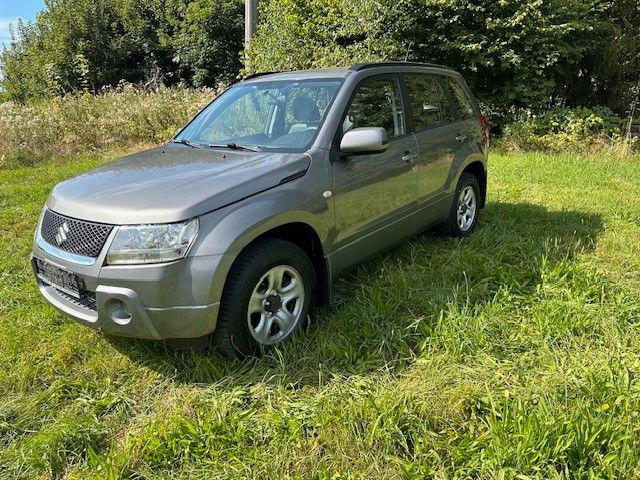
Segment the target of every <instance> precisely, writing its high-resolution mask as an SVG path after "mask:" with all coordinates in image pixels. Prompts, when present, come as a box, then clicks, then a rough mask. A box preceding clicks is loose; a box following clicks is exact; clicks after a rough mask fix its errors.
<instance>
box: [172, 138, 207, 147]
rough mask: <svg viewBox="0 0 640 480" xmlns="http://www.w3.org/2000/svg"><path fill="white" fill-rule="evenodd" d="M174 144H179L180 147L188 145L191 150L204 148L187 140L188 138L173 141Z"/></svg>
mask: <svg viewBox="0 0 640 480" xmlns="http://www.w3.org/2000/svg"><path fill="white" fill-rule="evenodd" d="M173 143H179V144H180V145H186V146H187V147H191V148H202V145H200V144H199V143H196V142H192V141H191V140H187V139H186V138H181V139H180V140H173Z"/></svg>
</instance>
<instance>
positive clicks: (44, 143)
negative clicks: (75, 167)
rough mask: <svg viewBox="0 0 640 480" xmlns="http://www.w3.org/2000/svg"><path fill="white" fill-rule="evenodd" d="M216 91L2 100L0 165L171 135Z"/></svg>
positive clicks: (177, 90)
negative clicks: (27, 100) (17, 101)
mask: <svg viewBox="0 0 640 480" xmlns="http://www.w3.org/2000/svg"><path fill="white" fill-rule="evenodd" d="M215 93H216V91H215V90H192V89H186V88H175V89H166V88H165V89H160V90H157V91H144V90H138V89H136V88H134V87H131V86H126V87H123V88H120V89H117V90H109V91H106V92H104V93H103V94H101V95H97V96H93V95H89V94H78V95H68V96H65V97H56V98H52V99H49V100H46V101H41V102H36V103H32V104H27V105H21V104H16V103H11V102H7V103H1V104H0V167H1V166H7V165H16V164H20V165H34V164H36V163H38V162H41V161H43V160H46V159H47V158H50V157H52V156H54V155H55V156H66V155H70V154H76V153H82V152H87V151H95V150H99V149H105V148H113V147H117V148H123V147H124V148H126V147H128V146H131V145H135V144H139V143H144V142H153V143H156V142H160V141H163V140H166V139H168V138H170V137H171V136H172V135H173V134H174V133H175V131H176V130H177V129H178V128H179V127H181V126H182V125H184V123H185V122H186V121H187V120H188V119H189V118H190V117H192V116H193V115H194V114H195V113H196V112H197V111H198V110H199V109H200V108H202V106H204V105H205V104H206V103H207V102H208V101H210V100H211V99H212V98H213V97H214V96H215Z"/></svg>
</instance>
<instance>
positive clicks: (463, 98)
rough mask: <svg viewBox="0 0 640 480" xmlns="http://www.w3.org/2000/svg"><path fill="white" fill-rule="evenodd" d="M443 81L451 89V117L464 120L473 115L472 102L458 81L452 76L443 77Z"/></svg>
mask: <svg viewBox="0 0 640 480" xmlns="http://www.w3.org/2000/svg"><path fill="white" fill-rule="evenodd" d="M444 81H445V83H446V84H447V86H448V87H449V89H450V91H451V98H452V100H453V105H452V112H451V113H452V117H453V119H455V120H464V119H467V118H472V117H473V116H474V115H475V111H474V108H473V104H472V103H471V100H470V99H469V96H468V95H467V92H466V90H465V89H464V88H463V87H462V85H460V82H458V81H457V80H455V79H454V78H452V77H444Z"/></svg>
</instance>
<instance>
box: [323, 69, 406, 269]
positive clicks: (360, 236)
mask: <svg viewBox="0 0 640 480" xmlns="http://www.w3.org/2000/svg"><path fill="white" fill-rule="evenodd" d="M358 127H382V128H384V129H386V130H387V133H388V135H389V148H388V150H387V151H385V152H382V153H374V154H366V155H341V156H340V157H339V158H338V159H336V161H334V162H333V171H334V194H335V197H334V198H335V211H336V245H337V247H338V249H339V256H338V259H339V260H338V261H339V262H340V268H341V269H342V268H346V267H348V266H349V265H351V264H353V263H356V262H358V261H360V260H362V259H364V258H366V257H368V256H370V255H372V254H373V253H376V252H377V251H380V250H382V249H384V248H385V247H387V246H388V245H390V244H392V243H394V242H396V241H400V240H402V239H403V238H406V237H407V236H409V235H410V234H411V233H413V232H414V231H415V228H416V224H415V208H416V189H415V187H414V183H415V177H414V175H413V171H412V168H413V166H412V158H413V156H415V154H416V152H417V146H416V143H415V139H414V137H413V135H411V134H410V133H409V131H408V129H407V125H406V115H405V105H404V99H403V95H402V88H401V84H400V81H399V78H398V76H396V75H377V76H374V77H369V78H366V79H364V80H363V81H362V82H360V84H359V85H358V86H357V87H356V89H355V91H354V93H353V96H352V99H351V102H350V104H349V106H348V107H347V111H346V112H345V115H344V119H343V122H342V126H341V131H340V132H339V134H338V137H337V139H336V140H337V141H336V145H339V144H340V140H341V138H342V135H344V133H346V132H347V131H349V130H351V129H353V128H358Z"/></svg>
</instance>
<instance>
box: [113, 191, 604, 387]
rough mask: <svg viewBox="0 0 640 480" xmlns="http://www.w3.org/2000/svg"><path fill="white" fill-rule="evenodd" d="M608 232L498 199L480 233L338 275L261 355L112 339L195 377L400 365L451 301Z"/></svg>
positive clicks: (155, 366) (511, 284)
mask: <svg viewBox="0 0 640 480" xmlns="http://www.w3.org/2000/svg"><path fill="white" fill-rule="evenodd" d="M603 230H604V225H603V222H602V218H601V217H600V216H599V215H597V214H593V213H585V212H578V211H567V210H563V211H550V210H548V209H546V208H544V207H542V206H539V205H533V204H529V203H502V202H491V203H489V204H488V205H487V207H486V208H485V210H484V211H483V213H482V216H481V218H480V222H479V224H478V228H477V230H476V231H475V232H474V234H473V235H472V236H470V237H468V238H466V239H463V240H456V239H446V238H440V237H437V236H435V235H434V234H433V233H431V232H427V233H425V234H423V235H420V236H417V237H416V238H413V239H412V240H410V241H407V242H405V243H403V244H401V245H399V246H398V247H396V248H395V249H393V250H391V251H389V252H387V253H385V254H383V255H380V256H378V257H376V258H374V259H372V260H370V261H369V262H367V263H365V264H363V265H361V266H359V267H357V268H355V269H354V270H352V271H350V272H349V273H347V274H346V275H344V276H343V277H341V278H340V279H338V281H337V282H336V284H335V285H334V291H333V301H332V305H331V307H327V308H323V309H319V310H317V311H315V312H313V315H312V318H311V324H310V326H309V327H308V328H307V329H305V331H301V332H298V334H297V335H296V338H294V339H293V341H292V342H289V344H288V345H286V346H285V347H283V348H278V349H275V350H273V351H271V352H269V353H268V354H266V355H264V356H263V357H261V358H254V359H248V360H245V361H237V360H229V359H225V358H222V357H221V356H220V355H219V354H218V353H217V352H216V350H215V349H214V348H213V347H211V346H209V347H206V348H204V349H202V350H197V351H180V350H176V349H174V348H171V347H168V346H167V345H165V344H163V343H161V342H153V341H144V340H132V339H122V338H117V337H107V339H108V340H109V342H110V343H111V344H112V345H113V347H114V348H115V349H117V350H118V351H119V352H121V353H123V354H125V355H127V356H128V357H130V358H131V360H132V361H134V362H135V363H137V364H141V365H144V366H146V367H148V368H151V369H152V370H154V371H156V372H158V373H160V374H162V375H163V376H166V377H168V378H170V379H171V380H172V381H174V382H177V383H185V384H194V383H199V384H211V383H219V384H223V385H231V386H237V385H246V384H251V383H257V382H265V381H267V382H269V383H276V384H279V385H283V386H285V387H287V388H298V387H300V386H302V385H306V384H314V385H318V384H322V383H323V382H324V381H327V379H330V378H333V377H334V376H336V375H340V376H344V375H354V374H366V373H367V372H371V371H375V370H378V369H380V368H381V367H384V368H389V369H394V370H400V369H403V368H405V367H406V366H407V365H409V364H411V363H412V359H414V358H415V356H416V355H415V352H416V349H417V348H418V346H419V345H420V344H421V343H424V340H425V337H428V335H429V331H430V330H429V329H430V328H431V326H432V325H435V323H436V322H437V321H438V318H439V317H440V316H441V315H442V313H443V311H444V310H445V309H449V310H451V309H458V310H465V309H466V310H467V311H470V310H469V309H474V308H478V307H482V306H483V304H486V303H487V302H491V301H492V299H494V298H495V296H496V295H497V294H498V293H499V292H504V291H508V292H510V294H512V295H527V294H531V293H533V292H534V291H535V289H536V288H539V285H540V284H541V282H542V281H543V269H544V268H547V269H548V268H549V265H550V264H553V263H557V262H566V261H570V260H572V259H574V258H575V257H576V256H578V255H582V254H585V253H588V252H589V251H591V250H593V249H594V248H595V245H596V242H597V240H598V237H599V235H600V234H601V233H602V231H603ZM471 311H472V310H471ZM416 322H417V323H420V327H421V328H417V329H416V328H415V325H416Z"/></svg>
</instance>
